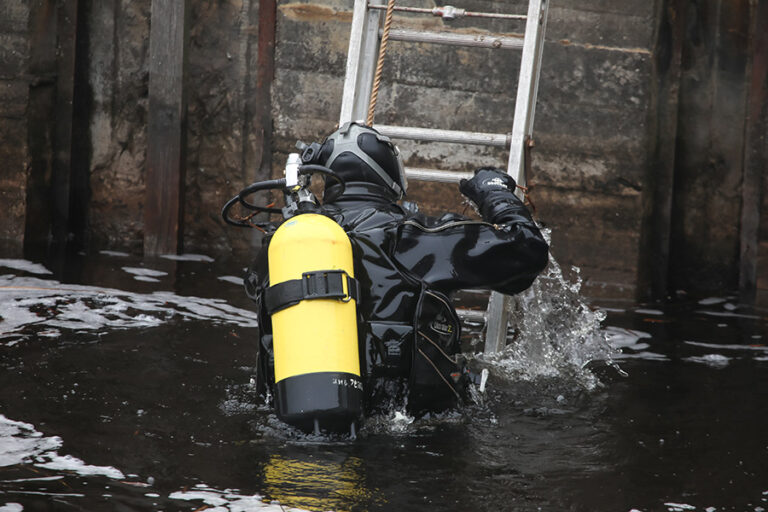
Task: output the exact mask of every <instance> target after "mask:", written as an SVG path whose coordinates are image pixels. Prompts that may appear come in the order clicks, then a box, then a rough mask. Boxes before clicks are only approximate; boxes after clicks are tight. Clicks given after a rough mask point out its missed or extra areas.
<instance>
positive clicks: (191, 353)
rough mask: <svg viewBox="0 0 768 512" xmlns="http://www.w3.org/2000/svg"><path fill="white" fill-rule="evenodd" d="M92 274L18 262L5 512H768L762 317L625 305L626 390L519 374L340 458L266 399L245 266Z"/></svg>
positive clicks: (377, 429) (0, 458)
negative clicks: (255, 380)
mask: <svg viewBox="0 0 768 512" xmlns="http://www.w3.org/2000/svg"><path fill="white" fill-rule="evenodd" d="M81 263H82V266H76V267H77V269H78V271H77V272H72V273H70V275H64V276H61V275H59V276H55V275H54V274H47V273H45V272H47V270H46V269H45V268H44V267H41V266H34V265H33V264H31V263H29V262H23V261H18V260H0V316H1V317H2V320H1V321H0V511H1V512H18V511H22V510H23V511H48V510H63V511H66V510H116V511H132V510H142V511H143V510H165V511H172V510H208V511H231V512H235V511H251V510H262V509H266V510H276V511H279V510H289V509H291V508H299V509H306V510H425V509H426V510H473V511H474V510H478V511H480V510H482V511H497V510H545V511H547V510H556V511H560V510H585V511H592V510H598V511H602V510H605V511H625V512H628V511H630V510H640V511H654V510H665V511H666V510H699V511H712V510H736V511H747V510H749V511H761V510H763V509H768V347H767V346H766V340H767V339H768V313H766V312H765V311H753V310H748V309H746V308H744V307H741V306H738V304H737V303H736V302H733V300H730V299H728V298H721V299H711V300H704V301H695V300H680V301H678V302H676V303H675V304H672V305H670V306H666V307H664V308H663V310H662V309H659V308H658V307H656V306H652V307H650V308H651V309H644V308H642V307H639V306H629V305H619V306H617V305H616V304H613V305H608V306H611V307H605V308H604V311H605V312H606V314H607V318H606V319H605V320H604V321H603V324H602V325H603V327H602V329H603V330H602V331H601V335H603V336H606V337H608V339H609V340H610V342H611V344H612V345H614V346H615V347H622V348H621V352H622V354H621V355H617V356H616V359H617V361H618V362H619V364H620V365H621V368H622V369H623V370H624V371H626V372H627V373H628V376H627V377H621V376H620V375H619V374H618V373H617V372H616V371H615V370H613V369H611V368H609V367H606V366H605V365H603V364H600V363H593V364H591V365H590V366H589V367H590V368H591V369H592V374H591V375H596V376H597V377H598V378H599V379H600V381H601V382H602V384H601V385H598V386H594V382H593V380H590V379H588V378H585V374H584V373H583V372H582V371H581V370H580V369H579V368H574V369H572V370H569V368H567V365H566V366H562V365H560V366H557V365H555V366H552V367H550V368H549V371H538V372H533V373H528V372H526V371H525V368H523V370H522V371H521V370H520V367H519V366H520V365H519V366H518V371H517V374H515V373H514V372H502V371H501V370H500V369H502V368H504V367H505V365H506V366H510V365H511V366H514V363H515V361H511V357H509V356H507V357H508V358H509V359H510V360H507V361H504V360H503V358H502V360H501V362H500V363H499V362H497V363H496V364H495V365H491V366H490V367H491V379H490V385H489V390H488V392H487V393H486V395H485V396H484V397H482V398H481V399H480V400H479V403H476V404H472V405H469V406H467V407H465V408H464V409H463V410H462V411H460V412H458V413H453V414H446V415H444V416H442V417H439V418H427V419H416V420H413V419H412V418H408V417H407V416H404V415H402V414H400V413H399V412H396V411H393V412H392V415H391V416H387V417H380V418H374V419H373V420H371V421H370V422H369V423H368V424H366V425H365V426H364V427H363V429H362V430H361V432H360V435H359V437H358V439H356V440H353V441H351V440H335V441H333V440H327V439H318V438H313V437H306V436H301V435H299V434H297V433H295V432H291V431H290V430H288V429H287V428H286V427H284V426H283V425H281V424H280V423H279V421H277V419H276V418H275V417H274V416H273V415H272V414H270V413H269V411H267V410H264V409H263V408H262V406H261V404H260V401H259V399H258V397H257V396H255V394H254V392H253V389H252V387H251V385H250V383H249V382H250V379H251V378H252V376H253V375H254V369H253V364H254V354H255V348H254V344H255V339H256V335H257V327H256V325H255V315H254V314H253V313H252V312H251V310H250V304H249V303H248V301H247V300H246V299H245V297H244V294H243V292H242V288H241V286H239V285H238V284H236V283H235V282H233V281H236V280H237V278H239V276H241V275H242V270H243V269H242V268H241V267H237V266H236V267H235V268H233V267H232V266H231V265H230V266H226V265H223V264H220V263H217V262H213V263H211V262H207V261H171V260H163V259H160V260H137V259H135V258H132V257H128V256H125V255H120V254H105V255H101V256H99V257H98V258H90V259H87V260H84V261H83V262H81ZM137 278H138V279H137ZM222 278H223V279H222ZM549 293H555V292H552V291H550V292H549ZM566 320H567V321H566V322H564V323H572V322H573V321H572V320H568V319H566ZM548 322H549V324H553V321H552V319H551V318H550V319H549V320H548ZM468 326H469V327H470V328H469V330H468V333H467V339H468V340H469V341H471V340H472V339H477V338H478V337H479V334H478V332H477V326H476V325H473V324H471V323H468ZM547 328H548V327H546V326H544V327H542V329H547ZM552 328H553V329H554V327H552ZM558 332H560V331H555V338H557V336H558ZM562 336H566V334H562ZM524 341H525V342H528V343H532V342H533V340H531V339H527V340H524ZM521 343H522V342H521ZM547 343H549V344H550V345H553V346H554V345H557V341H556V340H555V341H552V340H550V341H547ZM566 349H567V350H570V351H575V352H578V351H579V350H580V349H579V346H578V343H576V342H574V343H568V342H563V347H561V348H560V349H559V350H566ZM577 359H578V358H577ZM571 360H574V359H573V357H571ZM476 364H477V365H478V366H483V365H485V364H486V363H483V362H482V361H477V362H476ZM536 364H541V365H544V366H545V365H546V364H547V363H546V361H544V362H541V361H540V362H539V363H534V362H532V363H531V366H535V365H536ZM522 366H525V364H523V365H522ZM539 370H541V368H539ZM534 373H535V374H536V375H539V376H538V378H534V376H535V375H534ZM504 375H506V377H505V376H504ZM514 375H517V377H515V376H514ZM588 377H589V375H588ZM278 501H279V503H280V504H279V505H278V504H277V502H278Z"/></svg>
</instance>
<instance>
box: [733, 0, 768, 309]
mask: <svg viewBox="0 0 768 512" xmlns="http://www.w3.org/2000/svg"><path fill="white" fill-rule="evenodd" d="M758 20H768V2H766V1H761V2H757V3H756V5H755V4H753V5H752V13H751V27H750V32H751V37H752V44H751V55H750V63H749V66H750V71H749V72H750V81H749V92H748V94H749V98H748V103H747V118H746V126H745V130H744V176H743V180H742V186H741V198H742V203H741V229H740V237H741V240H740V251H739V252H740V258H739V291H740V294H741V298H742V300H744V301H753V300H754V299H755V294H756V288H757V278H758V273H757V265H758V256H759V247H760V245H759V236H758V233H759V227H760V204H761V201H762V187H761V184H762V180H763V169H764V168H765V167H766V166H767V165H768V138H766V135H765V134H766V133H767V132H768V32H766V31H765V30H764V27H762V26H761V24H760V23H759V22H758ZM764 256H765V255H764Z"/></svg>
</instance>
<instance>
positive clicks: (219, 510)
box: [168, 484, 305, 512]
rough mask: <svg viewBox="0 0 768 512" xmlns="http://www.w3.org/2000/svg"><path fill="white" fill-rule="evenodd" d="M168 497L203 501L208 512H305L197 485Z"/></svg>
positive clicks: (236, 493) (231, 491) (258, 498)
mask: <svg viewBox="0 0 768 512" xmlns="http://www.w3.org/2000/svg"><path fill="white" fill-rule="evenodd" d="M168 497H169V498H170V499H173V500H183V501H202V502H203V503H204V504H205V505H207V506H208V508H206V509H205V510H206V512H252V511H265V512H305V511H304V510H303V509H299V508H294V507H286V506H283V505H280V504H279V503H277V502H272V503H266V502H264V501H263V500H262V497H261V496H259V495H258V494H253V495H250V496H246V495H242V494H239V493H238V491H237V490H234V489H225V490H223V491H220V490H217V489H213V488H211V487H208V486H207V485H205V484H197V485H196V486H195V487H194V488H193V489H191V490H186V491H176V492H172V493H171V494H169V495H168Z"/></svg>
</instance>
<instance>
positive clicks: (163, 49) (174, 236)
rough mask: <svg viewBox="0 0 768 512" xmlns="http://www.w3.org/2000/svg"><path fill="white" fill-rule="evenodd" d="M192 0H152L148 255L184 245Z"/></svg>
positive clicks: (146, 220) (146, 207) (146, 208)
mask: <svg viewBox="0 0 768 512" xmlns="http://www.w3.org/2000/svg"><path fill="white" fill-rule="evenodd" d="M188 20H189V0H152V18H151V29H150V35H149V120H148V125H149V126H148V128H147V166H146V177H145V182H144V183H145V187H146V189H145V204H144V254H146V255H157V254H171V253H177V252H180V251H181V250H182V233H183V219H184V193H183V191H184V170H185V166H186V150H187V148H186V121H187V103H186V90H185V89H186V88H185V71H186V61H187V39H188V28H189V22H188Z"/></svg>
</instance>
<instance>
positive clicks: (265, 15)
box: [254, 0, 277, 178]
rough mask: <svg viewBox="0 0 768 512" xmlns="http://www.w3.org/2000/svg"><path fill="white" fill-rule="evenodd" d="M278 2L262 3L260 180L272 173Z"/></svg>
mask: <svg viewBox="0 0 768 512" xmlns="http://www.w3.org/2000/svg"><path fill="white" fill-rule="evenodd" d="M276 16H277V2H276V1H275V0H260V1H259V36H258V49H257V51H258V57H257V61H256V65H257V70H256V90H255V93H256V94H255V101H256V104H255V108H254V120H255V121H256V127H255V129H256V143H257V145H258V146H259V148H258V151H260V152H261V158H260V159H259V160H258V162H259V164H258V165H259V168H258V170H259V178H266V177H268V176H269V174H270V172H271V171H272V82H273V80H274V77H275V29H276Z"/></svg>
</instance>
